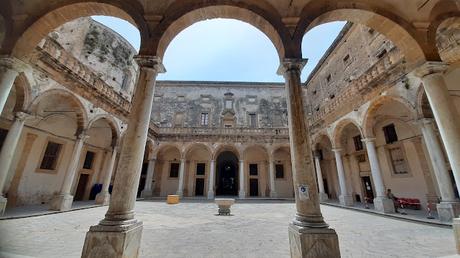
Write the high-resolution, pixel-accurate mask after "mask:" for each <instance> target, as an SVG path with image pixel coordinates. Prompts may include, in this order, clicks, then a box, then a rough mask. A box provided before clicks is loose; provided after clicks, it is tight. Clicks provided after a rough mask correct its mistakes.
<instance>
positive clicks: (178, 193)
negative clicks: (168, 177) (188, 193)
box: [176, 191, 184, 198]
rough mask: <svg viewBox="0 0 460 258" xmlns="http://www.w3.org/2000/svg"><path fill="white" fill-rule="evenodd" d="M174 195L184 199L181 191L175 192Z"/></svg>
mask: <svg viewBox="0 0 460 258" xmlns="http://www.w3.org/2000/svg"><path fill="white" fill-rule="evenodd" d="M176 195H179V197H181V198H182V197H184V192H182V191H177V192H176Z"/></svg>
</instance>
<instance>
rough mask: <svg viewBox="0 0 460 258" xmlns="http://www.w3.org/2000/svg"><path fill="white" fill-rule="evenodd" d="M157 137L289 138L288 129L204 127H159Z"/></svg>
mask: <svg viewBox="0 0 460 258" xmlns="http://www.w3.org/2000/svg"><path fill="white" fill-rule="evenodd" d="M157 132H158V134H159V135H204V136H207V135H209V136H211V135H234V136H239V135H242V136H276V135H279V136H289V129H288V128H245V127H241V128H206V127H176V128H171V127H160V128H158V131H157Z"/></svg>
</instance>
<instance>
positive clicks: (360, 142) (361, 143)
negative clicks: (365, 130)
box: [353, 135, 364, 151]
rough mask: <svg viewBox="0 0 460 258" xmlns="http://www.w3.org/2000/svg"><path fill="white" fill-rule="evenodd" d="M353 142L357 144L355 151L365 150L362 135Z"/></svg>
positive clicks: (354, 138)
mask: <svg viewBox="0 0 460 258" xmlns="http://www.w3.org/2000/svg"><path fill="white" fill-rule="evenodd" d="M353 142H354V143H355V151H360V150H363V149H364V148H363V141H361V135H357V136H355V137H353Z"/></svg>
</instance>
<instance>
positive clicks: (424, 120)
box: [417, 117, 435, 125]
mask: <svg viewBox="0 0 460 258" xmlns="http://www.w3.org/2000/svg"><path fill="white" fill-rule="evenodd" d="M417 122H418V123H419V124H420V125H434V124H435V121H434V118H426V117H424V118H420V119H419V120H417Z"/></svg>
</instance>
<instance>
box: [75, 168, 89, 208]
mask: <svg viewBox="0 0 460 258" xmlns="http://www.w3.org/2000/svg"><path fill="white" fill-rule="evenodd" d="M88 179H89V175H88V174H80V179H79V180H78V185H77V191H76V192H75V198H74V199H75V201H83V198H85V190H86V185H87V184H88Z"/></svg>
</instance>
